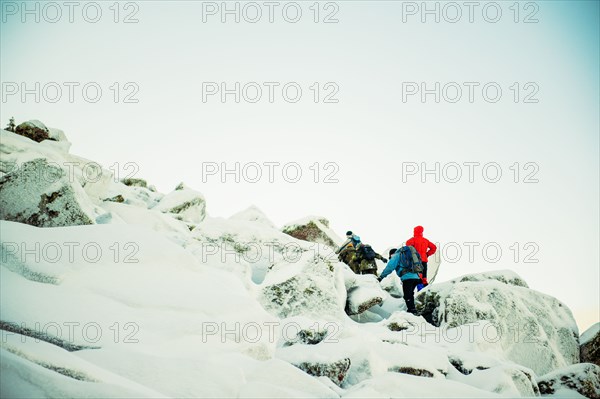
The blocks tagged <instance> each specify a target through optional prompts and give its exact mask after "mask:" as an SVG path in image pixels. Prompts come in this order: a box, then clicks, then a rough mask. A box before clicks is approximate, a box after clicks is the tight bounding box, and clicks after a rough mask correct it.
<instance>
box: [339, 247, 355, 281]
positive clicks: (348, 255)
mask: <svg viewBox="0 0 600 399" xmlns="http://www.w3.org/2000/svg"><path fill="white" fill-rule="evenodd" d="M338 259H339V260H340V261H341V262H344V263H345V264H347V265H348V266H349V267H350V269H352V271H353V272H354V273H356V274H358V272H359V269H358V264H359V262H358V258H357V256H356V248H354V245H352V243H348V244H346V246H345V247H344V248H343V249H342V250H341V251H340V253H339V254H338Z"/></svg>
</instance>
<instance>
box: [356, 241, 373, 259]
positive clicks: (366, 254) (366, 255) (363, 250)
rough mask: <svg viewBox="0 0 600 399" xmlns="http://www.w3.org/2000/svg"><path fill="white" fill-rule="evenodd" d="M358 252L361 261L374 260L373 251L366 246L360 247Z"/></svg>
mask: <svg viewBox="0 0 600 399" xmlns="http://www.w3.org/2000/svg"><path fill="white" fill-rule="evenodd" d="M358 252H359V253H360V255H361V258H362V259H366V260H374V259H375V255H376V254H375V251H374V250H373V248H371V246H370V245H368V244H366V245H361V246H360V247H359V248H358Z"/></svg>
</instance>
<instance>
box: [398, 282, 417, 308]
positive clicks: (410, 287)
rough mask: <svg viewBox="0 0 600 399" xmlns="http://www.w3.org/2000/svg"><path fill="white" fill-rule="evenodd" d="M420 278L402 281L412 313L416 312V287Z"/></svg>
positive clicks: (405, 296)
mask: <svg viewBox="0 0 600 399" xmlns="http://www.w3.org/2000/svg"><path fill="white" fill-rule="evenodd" d="M418 283H419V280H412V279H411V280H404V281H403V282H402V291H404V302H406V307H407V308H408V311H409V312H410V313H416V311H417V309H416V308H415V287H416V286H417V284H418Z"/></svg>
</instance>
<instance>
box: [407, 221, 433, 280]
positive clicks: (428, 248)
mask: <svg viewBox="0 0 600 399" xmlns="http://www.w3.org/2000/svg"><path fill="white" fill-rule="evenodd" d="M423 230H424V229H423V226H417V227H415V229H414V233H415V234H414V237H413V238H411V239H409V240H408V241H406V245H407V246H409V245H410V246H413V247H415V249H416V250H417V252H418V253H419V255H421V261H422V263H423V277H422V281H423V285H425V286H426V285H427V284H429V283H428V282H427V258H428V257H429V256H431V255H433V254H434V253H435V251H436V250H437V247H436V246H435V244H434V243H432V242H431V241H429V240H428V239H427V238H425V237H423Z"/></svg>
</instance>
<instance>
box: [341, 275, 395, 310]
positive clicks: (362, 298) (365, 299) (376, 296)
mask: <svg viewBox="0 0 600 399" xmlns="http://www.w3.org/2000/svg"><path fill="white" fill-rule="evenodd" d="M355 281H356V283H355V284H354V286H352V287H351V288H350V289H348V302H347V305H346V313H348V314H349V315H357V314H361V313H363V312H364V311H366V310H368V309H369V308H371V307H373V306H376V305H380V304H382V303H383V300H384V299H387V298H388V295H389V294H387V293H386V292H385V291H384V290H383V289H382V288H381V286H380V285H379V282H378V281H377V279H376V277H375V276H373V275H368V274H366V275H356V278H355Z"/></svg>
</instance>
